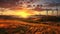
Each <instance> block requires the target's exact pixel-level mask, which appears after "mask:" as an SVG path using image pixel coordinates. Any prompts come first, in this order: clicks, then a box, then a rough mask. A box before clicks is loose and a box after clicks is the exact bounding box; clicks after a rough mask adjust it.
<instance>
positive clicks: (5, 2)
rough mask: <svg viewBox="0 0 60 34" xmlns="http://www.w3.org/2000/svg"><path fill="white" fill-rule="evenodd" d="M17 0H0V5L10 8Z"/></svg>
mask: <svg viewBox="0 0 60 34" xmlns="http://www.w3.org/2000/svg"><path fill="white" fill-rule="evenodd" d="M18 1H19V0H0V7H4V8H10V7H13V6H15V5H16V2H18Z"/></svg>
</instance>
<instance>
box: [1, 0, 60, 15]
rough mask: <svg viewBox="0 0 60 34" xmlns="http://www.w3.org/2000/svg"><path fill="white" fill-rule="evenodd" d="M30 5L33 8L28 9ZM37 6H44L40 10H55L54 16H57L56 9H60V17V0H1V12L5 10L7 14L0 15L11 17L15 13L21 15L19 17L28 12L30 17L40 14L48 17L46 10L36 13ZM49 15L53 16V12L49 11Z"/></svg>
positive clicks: (59, 13)
mask: <svg viewBox="0 0 60 34" xmlns="http://www.w3.org/2000/svg"><path fill="white" fill-rule="evenodd" d="M28 5H31V7H30V6H29V7H27V6H28ZM33 5H35V6H33ZM37 5H42V8H40V9H46V8H47V9H53V10H54V13H53V15H56V14H57V11H56V10H55V9H56V8H58V15H60V0H0V11H3V10H4V11H5V12H0V15H1V13H3V14H7V15H11V14H12V13H14V15H18V13H20V14H19V15H21V14H23V13H24V12H26V13H27V14H28V15H30V14H35V15H36V14H39V13H40V14H41V15H46V10H43V11H38V10H37V11H35V10H36V9H35V7H36V6H37ZM21 7H22V8H23V9H22V8H21ZM25 8H31V9H35V10H32V11H30V10H29V9H25ZM17 9H19V10H17ZM21 9H22V10H21ZM23 10H24V11H23ZM25 10H27V11H25ZM16 11H17V12H16ZM20 11H21V12H20ZM9 12H11V13H9ZM26 13H24V14H26ZM27 14H26V15H27ZM48 14H49V15H52V11H51V10H49V12H48ZM12 15H13V14H12ZM26 15H25V16H26Z"/></svg>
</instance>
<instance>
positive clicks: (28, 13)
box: [0, 9, 39, 18]
mask: <svg viewBox="0 0 60 34" xmlns="http://www.w3.org/2000/svg"><path fill="white" fill-rule="evenodd" d="M0 13H1V15H14V16H18V17H22V18H27V17H29V16H31V15H36V14H39V12H38V11H34V10H30V9H21V10H6V11H4V12H0Z"/></svg>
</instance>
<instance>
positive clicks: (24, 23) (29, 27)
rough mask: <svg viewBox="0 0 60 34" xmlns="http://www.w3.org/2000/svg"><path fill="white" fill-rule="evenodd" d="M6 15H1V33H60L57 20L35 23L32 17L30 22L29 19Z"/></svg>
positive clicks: (59, 25)
mask: <svg viewBox="0 0 60 34" xmlns="http://www.w3.org/2000/svg"><path fill="white" fill-rule="evenodd" d="M6 17H7V16H4V18H3V16H0V34H60V22H59V21H57V20H56V22H54V21H50V20H48V22H46V21H44V22H39V21H40V20H39V21H38V22H35V23H34V21H31V19H30V21H31V22H28V21H29V20H28V19H24V20H23V19H22V18H20V19H19V18H14V19H12V18H11V17H10V18H9V19H8V18H6ZM17 19H18V20H17ZM33 20H34V19H33ZM35 21H36V20H35Z"/></svg>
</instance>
